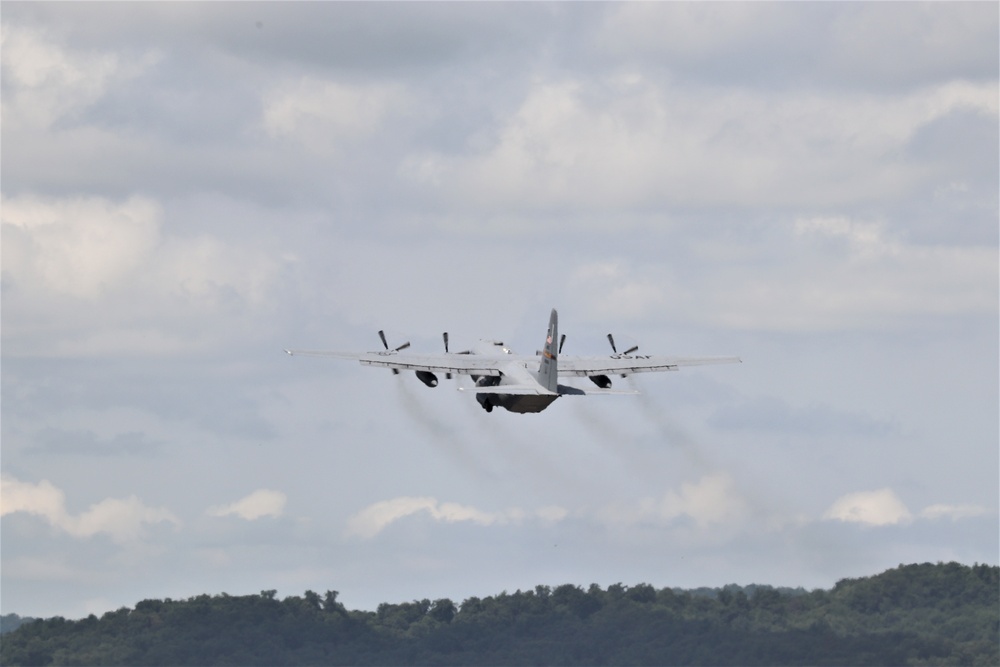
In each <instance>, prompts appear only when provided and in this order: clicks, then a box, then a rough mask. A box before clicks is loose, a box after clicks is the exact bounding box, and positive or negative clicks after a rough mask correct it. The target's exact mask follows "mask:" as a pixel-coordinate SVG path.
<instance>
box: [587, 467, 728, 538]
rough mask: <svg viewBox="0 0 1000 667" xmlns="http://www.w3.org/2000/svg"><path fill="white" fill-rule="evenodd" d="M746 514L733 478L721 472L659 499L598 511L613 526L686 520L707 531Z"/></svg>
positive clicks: (644, 500)
mask: <svg viewBox="0 0 1000 667" xmlns="http://www.w3.org/2000/svg"><path fill="white" fill-rule="evenodd" d="M745 512H746V504H745V502H744V500H743V499H742V498H741V497H740V495H739V494H738V493H737V491H736V488H735V486H734V484H733V480H732V478H731V477H730V476H729V475H727V474H724V473H719V474H714V475H707V476H705V477H703V478H701V479H700V480H698V481H697V482H694V483H689V482H685V483H684V484H682V485H681V488H680V491H673V490H671V491H668V492H666V493H665V494H663V495H662V496H660V497H659V498H645V499H643V500H641V501H639V502H638V503H635V504H631V505H614V506H610V507H606V508H604V509H603V510H601V511H599V512H598V518H600V519H601V520H603V521H605V522H606V523H609V524H612V525H630V524H636V523H653V524H669V523H672V522H674V521H676V520H677V519H681V518H687V519H690V520H692V521H694V522H695V524H697V525H698V526H699V527H700V528H707V527H710V526H717V525H721V524H726V523H730V522H733V521H735V520H738V519H739V518H740V517H742V516H743V515H744V514H745Z"/></svg>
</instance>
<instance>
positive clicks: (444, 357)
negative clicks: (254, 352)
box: [285, 350, 514, 375]
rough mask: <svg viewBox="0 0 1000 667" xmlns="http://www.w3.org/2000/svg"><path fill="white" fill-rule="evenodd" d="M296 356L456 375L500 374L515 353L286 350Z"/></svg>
mask: <svg viewBox="0 0 1000 667" xmlns="http://www.w3.org/2000/svg"><path fill="white" fill-rule="evenodd" d="M285 352H287V353H288V354H290V355H292V356H297V357H326V358H330V359H353V360H355V361H359V362H361V365H362V366H382V367H384V368H392V369H395V370H399V371H426V372H429V373H451V374H453V375H500V374H501V373H500V367H501V365H503V364H506V363H509V362H510V361H512V360H513V356H514V355H508V356H507V357H505V358H493V357H486V356H481V355H477V354H457V353H455V354H450V353H443V354H420V353H413V352H410V353H406V352H398V351H395V350H386V351H382V352H326V351H321V350H285Z"/></svg>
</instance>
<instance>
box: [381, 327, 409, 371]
mask: <svg viewBox="0 0 1000 667" xmlns="http://www.w3.org/2000/svg"><path fill="white" fill-rule="evenodd" d="M378 337H379V339H380V340H381V341H382V346H383V347H385V349H386V350H388V349H389V343H387V342H386V340H385V332H384V331H382V330H381V329H379V331H378ZM408 347H410V342H409V341H407V342H405V343H403V344H402V345H400V346H399V347H394V348H393V349H392V351H393V352H399V351H400V350H405V349H406V348H408ZM392 374H393V375H399V369H397V368H393V369H392Z"/></svg>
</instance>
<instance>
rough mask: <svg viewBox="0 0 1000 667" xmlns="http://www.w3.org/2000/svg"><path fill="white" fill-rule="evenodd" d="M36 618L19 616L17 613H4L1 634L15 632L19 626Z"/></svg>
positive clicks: (0, 619)
mask: <svg viewBox="0 0 1000 667" xmlns="http://www.w3.org/2000/svg"><path fill="white" fill-rule="evenodd" d="M34 620H35V619H33V618H31V617H30V616H18V615H17V614H4V615H3V616H0V635H2V634H4V633H6V632H13V631H14V630H17V629H18V628H19V627H21V626H22V625H24V624H25V623H27V622H28V621H34Z"/></svg>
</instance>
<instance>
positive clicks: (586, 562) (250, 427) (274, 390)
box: [0, 2, 1000, 618]
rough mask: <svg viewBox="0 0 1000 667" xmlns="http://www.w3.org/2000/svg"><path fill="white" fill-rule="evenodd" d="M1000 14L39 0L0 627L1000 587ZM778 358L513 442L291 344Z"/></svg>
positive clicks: (416, 390)
mask: <svg viewBox="0 0 1000 667" xmlns="http://www.w3.org/2000/svg"><path fill="white" fill-rule="evenodd" d="M998 23H1000V20H998V5H997V3H995V2H983V3H973V4H963V3H933V4H909V3H846V4H819V3H795V4H791V3H782V4H765V3H752V4H715V3H712V4H682V3H676V4H647V3H642V4H602V3H585V4H571V3H559V4H543V3H517V4H513V3H512V4H507V3H489V4H457V3H456V4H452V3H447V4H425V3H406V4H389V3H385V4H354V3H352V4H339V3H303V4H291V5H289V4H267V3H251V4H241V3H217V4H198V3H166V4H154V3H141V4H133V3H115V4H59V3H39V4H35V3H27V4H22V3H17V2H4V3H3V21H2V38H3V43H2V196H3V199H2V218H3V228H2V252H3V255H2V287H3V292H2V296H3V300H2V308H3V310H2V316H3V326H2V355H3V358H2V380H3V383H2V392H3V393H2V444H3V450H2V467H3V470H2V483H3V486H2V514H3V519H2V598H0V602H2V611H3V612H4V613H11V612H15V613H19V614H22V615H35V616H50V615H56V614H58V615H64V616H67V617H71V618H76V617H81V616H84V615H86V614H89V613H97V614H100V613H103V612H104V611H107V610H111V609H115V608H118V607H120V606H132V605H134V604H135V603H136V602H138V601H141V600H143V599H146V598H166V597H170V598H174V599H182V598H186V597H188V596H192V595H197V594H201V593H210V594H217V593H222V592H226V593H229V594H231V595H237V594H247V593H257V592H259V591H261V590H265V589H277V590H278V594H279V596H282V597H283V596H286V595H301V594H302V593H303V592H304V591H306V590H307V589H311V590H315V591H318V592H321V593H322V592H323V591H326V590H338V591H340V593H341V598H340V599H341V600H342V601H343V602H344V603H345V604H346V605H347V606H348V607H349V608H360V609H373V608H374V607H375V606H376V605H377V604H378V603H380V602H383V601H388V602H403V601H408V600H412V599H420V598H425V597H426V598H431V599H435V598H441V597H449V598H452V599H453V600H455V601H456V602H460V601H461V600H463V599H465V598H467V597H469V596H472V595H478V596H483V595H490V594H495V593H499V592H501V591H503V590H507V591H509V592H513V591H514V590H516V589H527V588H531V587H534V586H535V585H537V584H548V585H558V584H562V583H573V584H580V585H583V586H587V585H589V584H590V583H592V582H593V583H598V584H600V585H601V586H607V585H609V584H613V583H615V582H623V583H625V584H636V583H640V582H646V583H650V584H652V585H654V586H656V587H665V586H680V587H696V586H703V585H704V586H719V585H724V584H727V583H739V584H750V583H765V584H774V585H789V586H799V585H801V586H805V587H807V588H814V587H829V586H832V585H833V584H834V583H835V582H836V581H837V580H838V579H841V578H844V577H854V576H863V575H871V574H876V573H878V572H880V571H882V570H884V569H887V568H889V567H894V566H896V565H898V564H900V563H910V562H924V561H932V562H933V561H951V560H957V561H960V562H963V563H969V564H971V563H974V562H985V563H992V564H996V563H997V562H998V551H1000V547H998V540H1000V538H998V516H997V514H998V511H997V508H998V502H1000V499H998V495H1000V492H998V469H1000V462H998V420H1000V418H998V403H1000V397H998V363H1000V361H998V337H1000V336H998V183H1000V167H998V146H1000V138H998V99H1000V93H998V63H1000V51H998ZM553 307H555V308H558V309H559V313H560V330H561V332H563V333H566V334H567V335H568V339H567V343H566V348H565V349H564V353H565V354H603V353H605V352H607V341H606V338H605V336H606V334H607V333H608V332H614V333H615V335H616V337H617V338H618V339H619V340H620V341H627V342H629V343H633V342H634V343H638V344H639V345H640V346H641V348H640V349H641V351H643V352H646V353H659V354H671V355H704V354H719V355H739V356H741V357H742V358H743V360H744V363H743V364H742V365H739V366H717V367H700V368H691V369H685V370H683V371H682V372H679V373H670V374H662V375H659V374H657V375H644V376H641V377H638V378H636V379H635V380H634V381H632V380H618V379H617V378H616V386H623V387H625V388H628V387H629V386H635V387H638V388H639V389H640V390H641V391H642V392H643V393H642V394H641V395H640V396H635V397H631V396H626V397H622V396H614V397H593V398H574V397H565V398H563V399H562V400H559V401H557V402H556V403H554V404H553V405H552V406H551V407H550V408H549V409H548V410H546V411H545V412H542V413H541V414H537V415H518V414H512V413H508V412H505V411H494V412H493V413H492V414H486V413H485V412H484V411H483V410H482V409H481V408H480V407H479V405H478V404H477V403H476V401H475V399H474V397H473V396H472V395H470V394H467V393H466V394H463V393H461V392H458V391H456V390H455V386H456V384H455V382H445V381H442V383H441V386H439V387H437V388H435V389H428V388H426V387H424V386H423V385H422V384H421V383H420V382H419V381H417V380H416V378H414V377H413V375H412V374H402V375H399V376H398V377H395V376H393V375H392V374H390V373H389V372H388V371H384V370H378V369H368V368H363V367H361V366H360V365H358V364H356V363H353V362H341V361H332V360H325V359H307V358H290V357H288V356H287V355H285V354H284V353H283V352H282V349H283V348H286V347H297V348H313V349H315V348H327V349H339V350H359V351H363V350H370V349H375V348H377V347H379V345H380V343H379V341H378V338H377V336H376V331H377V330H379V329H385V330H386V332H387V334H388V336H389V338H390V342H391V343H394V344H400V343H402V342H404V341H406V340H409V341H412V343H413V348H412V349H413V350H415V351H421V350H424V351H435V352H436V351H440V350H441V338H440V336H441V332H442V331H446V330H447V331H448V332H450V334H451V347H452V349H453V350H455V349H460V348H462V347H465V346H469V345H472V344H473V343H474V342H475V341H476V340H478V339H479V338H497V339H502V340H504V341H505V342H506V343H507V344H508V345H509V346H511V347H513V348H514V349H515V350H516V351H519V352H524V353H533V352H534V351H535V350H536V349H538V348H539V347H540V346H541V344H542V342H543V339H544V336H545V328H546V324H547V321H548V313H549V310H550V309H551V308H553Z"/></svg>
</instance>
